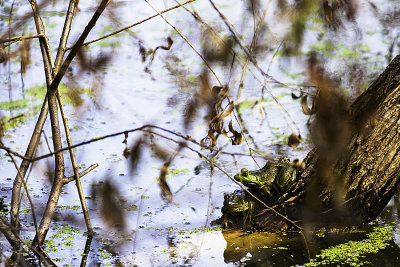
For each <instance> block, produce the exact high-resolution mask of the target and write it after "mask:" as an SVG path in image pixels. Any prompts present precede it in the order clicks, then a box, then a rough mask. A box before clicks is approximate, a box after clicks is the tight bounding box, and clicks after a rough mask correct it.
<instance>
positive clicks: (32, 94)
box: [0, 84, 94, 131]
mask: <svg viewBox="0 0 400 267" xmlns="http://www.w3.org/2000/svg"><path fill="white" fill-rule="evenodd" d="M59 90H60V93H61V97H62V98H63V101H64V103H66V104H68V105H71V106H74V107H78V106H81V105H82V104H83V102H84V101H83V99H82V97H81V95H82V94H86V95H88V96H90V97H94V93H93V91H92V90H91V89H90V88H81V87H77V88H70V87H68V86H66V85H65V84H60V86H59ZM25 95H26V96H27V97H26V98H23V99H18V100H15V101H12V102H9V101H5V102H0V110H19V111H20V112H18V113H17V114H16V115H15V114H14V116H3V117H2V118H0V119H1V123H0V124H2V125H1V128H2V129H1V130H2V131H6V130H7V129H12V128H15V127H17V126H18V125H21V124H23V123H25V121H26V120H27V119H29V118H31V117H32V116H35V115H36V114H37V113H38V112H39V111H40V109H41V107H42V101H43V99H44V98H45V96H46V85H45V84H43V85H37V86H33V87H31V88H29V89H27V90H26V91H25ZM38 101H40V102H39V103H38Z"/></svg>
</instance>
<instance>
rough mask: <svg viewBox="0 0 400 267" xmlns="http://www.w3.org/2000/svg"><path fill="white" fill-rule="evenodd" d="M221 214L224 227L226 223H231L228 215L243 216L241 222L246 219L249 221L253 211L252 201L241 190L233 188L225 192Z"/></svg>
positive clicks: (226, 225)
mask: <svg viewBox="0 0 400 267" xmlns="http://www.w3.org/2000/svg"><path fill="white" fill-rule="evenodd" d="M221 212H222V214H223V216H222V221H223V223H224V225H225V227H226V228H228V223H231V224H233V222H232V221H231V220H229V219H228V218H229V217H239V216H243V223H246V221H247V220H249V221H251V219H252V218H251V217H252V215H253V212H254V201H253V200H252V199H250V198H248V197H247V196H245V195H244V193H243V192H242V191H241V190H235V191H234V192H233V193H225V195H224V205H223V207H222V210H221Z"/></svg>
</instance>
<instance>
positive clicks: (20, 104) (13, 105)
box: [0, 98, 29, 110]
mask: <svg viewBox="0 0 400 267" xmlns="http://www.w3.org/2000/svg"><path fill="white" fill-rule="evenodd" d="M28 106H29V103H28V99H27V98H24V99H18V100H15V101H12V102H8V101H5V102H0V110H16V109H25V108H27V107H28Z"/></svg>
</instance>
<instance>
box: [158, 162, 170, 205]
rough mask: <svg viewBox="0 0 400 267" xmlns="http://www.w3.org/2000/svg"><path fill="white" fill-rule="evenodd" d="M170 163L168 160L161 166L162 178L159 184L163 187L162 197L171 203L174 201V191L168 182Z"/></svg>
mask: <svg viewBox="0 0 400 267" xmlns="http://www.w3.org/2000/svg"><path fill="white" fill-rule="evenodd" d="M169 164H170V163H169V162H166V163H164V165H163V166H162V167H161V170H160V179H159V181H158V185H159V186H160V189H161V197H162V199H163V200H164V201H167V202H169V203H171V202H172V193H171V189H170V188H169V186H168V184H167V174H168V167H169Z"/></svg>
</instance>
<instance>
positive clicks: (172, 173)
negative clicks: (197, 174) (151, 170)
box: [155, 168, 190, 180]
mask: <svg viewBox="0 0 400 267" xmlns="http://www.w3.org/2000/svg"><path fill="white" fill-rule="evenodd" d="M188 172H190V171H189V170H188V169H174V168H170V169H168V174H167V179H169V178H172V177H175V176H179V175H181V174H183V173H188ZM155 179H156V180H158V179H160V177H158V176H157V177H155Z"/></svg>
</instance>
